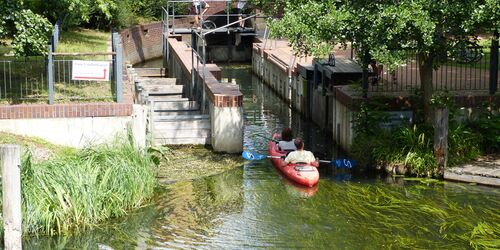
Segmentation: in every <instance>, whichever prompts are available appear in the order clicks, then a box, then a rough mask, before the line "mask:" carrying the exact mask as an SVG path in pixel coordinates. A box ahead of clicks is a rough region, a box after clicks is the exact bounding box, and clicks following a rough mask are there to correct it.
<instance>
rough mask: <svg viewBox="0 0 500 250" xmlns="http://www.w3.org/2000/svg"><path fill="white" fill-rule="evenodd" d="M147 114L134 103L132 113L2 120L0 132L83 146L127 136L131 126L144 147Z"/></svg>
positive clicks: (72, 145) (137, 141)
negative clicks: (110, 115)
mask: <svg viewBox="0 0 500 250" xmlns="http://www.w3.org/2000/svg"><path fill="white" fill-rule="evenodd" d="M146 113H147V111H146V110H144V109H143V108H142V106H140V105H134V107H133V113H132V115H131V116H115V117H74V118H52V119H50V118H45V119H6V120H1V121H0V131H4V132H9V133H13V134H17V135H23V136H35V137H39V138H42V139H44V140H47V141H49V142H51V143H55V144H59V145H66V146H70V147H77V148H82V147H85V146H88V145H90V144H99V143H107V142H111V141H113V139H114V138H115V137H116V136H125V135H126V134H127V130H128V129H129V128H130V129H131V131H132V133H133V136H134V138H135V139H136V143H137V144H138V146H140V147H141V148H144V147H145V144H146V129H145V126H146Z"/></svg>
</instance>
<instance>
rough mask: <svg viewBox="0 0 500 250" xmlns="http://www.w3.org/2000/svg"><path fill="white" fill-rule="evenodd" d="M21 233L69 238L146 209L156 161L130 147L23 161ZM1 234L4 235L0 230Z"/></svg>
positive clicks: (96, 148)
mask: <svg viewBox="0 0 500 250" xmlns="http://www.w3.org/2000/svg"><path fill="white" fill-rule="evenodd" d="M21 174H22V176H21V178H22V199H23V231H24V233H25V234H26V233H27V234H35V235H39V234H47V235H55V234H69V233H72V232H75V231H79V230H82V229H86V228H88V227H92V226H95V225H97V223H99V222H101V221H103V220H105V219H108V218H112V217H119V216H122V215H125V214H126V213H127V211H129V210H130V209H132V208H136V207H139V206H141V205H142V204H144V202H145V201H146V200H147V199H148V198H150V197H151V196H152V194H153V190H154V187H155V183H156V167H155V163H154V157H153V156H152V155H151V154H150V153H148V152H143V151H141V150H139V149H137V148H136V147H135V146H134V143H133V142H132V141H130V140H129V141H127V140H125V139H117V140H116V141H115V142H114V143H112V144H110V145H99V146H94V147H88V148H85V149H82V150H79V151H74V152H70V151H69V152H66V153H65V154H62V155H60V156H58V157H56V158H55V159H52V160H49V161H44V162H40V163H35V162H34V161H32V157H31V154H29V153H28V154H26V155H25V156H24V157H23V161H22V173H21ZM2 231H3V230H2Z"/></svg>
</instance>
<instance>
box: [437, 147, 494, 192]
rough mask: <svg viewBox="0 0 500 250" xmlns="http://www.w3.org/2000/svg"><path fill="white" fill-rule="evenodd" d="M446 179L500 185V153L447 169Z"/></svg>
mask: <svg viewBox="0 0 500 250" xmlns="http://www.w3.org/2000/svg"><path fill="white" fill-rule="evenodd" d="M444 179H446V180H453V181H463V182H473V183H478V184H484V185H490V186H496V187H500V154H496V155H492V156H487V157H482V158H480V159H479V160H477V161H474V162H471V163H467V164H464V165H461V166H457V167H453V168H450V169H447V170H445V172H444Z"/></svg>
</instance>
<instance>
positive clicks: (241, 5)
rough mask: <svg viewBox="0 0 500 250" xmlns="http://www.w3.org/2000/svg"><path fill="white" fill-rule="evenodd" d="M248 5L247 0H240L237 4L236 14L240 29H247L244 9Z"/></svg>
mask: <svg viewBox="0 0 500 250" xmlns="http://www.w3.org/2000/svg"><path fill="white" fill-rule="evenodd" d="M246 4H247V1H245V0H238V2H237V3H236V14H238V21H239V25H240V26H239V27H238V29H245V21H243V14H242V13H243V8H244V7H245V5H246Z"/></svg>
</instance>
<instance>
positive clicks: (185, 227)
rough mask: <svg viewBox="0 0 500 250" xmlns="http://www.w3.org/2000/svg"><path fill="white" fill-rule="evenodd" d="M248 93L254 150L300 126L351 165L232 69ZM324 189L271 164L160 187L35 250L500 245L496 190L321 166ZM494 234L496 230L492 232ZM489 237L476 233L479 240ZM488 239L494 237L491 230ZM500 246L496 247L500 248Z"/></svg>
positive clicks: (248, 134) (247, 74) (30, 244)
mask: <svg viewBox="0 0 500 250" xmlns="http://www.w3.org/2000/svg"><path fill="white" fill-rule="evenodd" d="M223 78H224V80H225V81H228V82H233V83H236V84H239V85H240V87H241V91H242V92H243V94H244V96H245V99H244V107H245V139H244V147H245V150H250V151H254V152H258V153H266V150H267V138H268V137H269V135H270V134H271V133H273V132H278V131H280V130H281V129H282V128H283V127H292V128H293V130H294V131H296V132H297V134H298V135H299V136H301V137H303V138H304V139H305V141H306V147H307V148H309V149H310V150H312V151H313V152H315V154H316V155H318V156H320V158H324V159H333V158H336V157H344V156H343V155H342V153H340V152H338V151H337V150H336V149H335V147H334V145H332V144H331V140H330V138H329V136H327V135H326V134H324V133H322V132H321V131H320V130H319V129H318V128H317V127H315V126H313V125H312V124H311V123H309V122H306V121H303V120H302V119H301V118H300V116H298V115H297V114H295V113H294V112H292V111H291V110H290V109H289V107H288V106H287V105H286V104H285V103H283V102H281V101H280V99H279V98H277V97H276V95H275V94H274V93H273V92H272V91H271V90H270V89H269V88H268V87H267V86H265V85H263V84H262V83H261V81H260V80H259V79H258V78H256V77H255V76H253V75H252V74H251V68H250V66H248V65H242V66H225V67H223ZM320 170H321V171H320V173H321V179H320V182H319V185H318V186H316V187H313V188H301V187H298V186H295V185H293V184H292V183H290V182H288V181H287V180H286V179H284V178H283V177H282V176H280V175H279V173H278V172H277V171H276V170H275V169H274V168H273V167H272V165H271V163H270V161H268V160H263V161H256V162H246V163H245V164H244V165H243V166H241V167H239V168H236V169H234V170H231V171H228V172H225V173H223V174H220V175H217V176H212V177H208V178H203V179H198V180H194V181H190V182H179V183H174V184H170V185H167V186H164V187H161V188H160V189H159V190H158V192H157V193H156V196H155V198H154V200H153V202H152V204H150V205H148V206H146V207H144V208H141V209H138V210H136V211H134V212H133V213H131V214H130V215H129V216H127V217H126V218H122V219H117V220H114V221H112V222H111V223H107V224H106V225H102V226H100V227H99V228H97V229H94V230H90V231H88V232H86V233H83V234H79V235H76V236H69V237H58V238H44V237H41V238H38V239H35V238H29V239H26V240H25V242H24V244H25V245H24V246H25V247H26V249H52V248H59V249H82V248H85V249H97V248H106V247H111V248H114V249H129V248H155V249H158V248H159V249H161V248H168V249H171V248H174V249H177V248H184V249H246V248H251V249H253V248H278V249H280V248H284V249H297V248H307V249H312V248H318V249H339V248H341V249H374V248H375V249H377V248H378V249H380V248H391V247H392V248H412V249H413V248H425V249H436V248H446V249H468V248H471V247H474V246H476V245H475V244H482V245H487V244H492V246H495V244H496V246H498V239H499V235H498V228H499V227H500V215H499V212H498V211H499V210H498V208H500V196H499V190H498V189H494V188H488V187H482V186H472V185H466V184H458V183H437V184H424V183H420V182H415V181H412V182H410V181H404V180H403V179H401V178H399V179H394V178H390V177H388V178H382V177H363V176H357V175H356V174H352V173H350V172H347V171H336V170H334V169H332V167H331V166H328V165H322V166H321V168H320ZM492 228H493V229H492ZM480 230H483V231H486V233H480V234H475V232H476V231H480ZM488 230H489V231H488ZM494 240H496V243H495V241H494Z"/></svg>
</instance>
